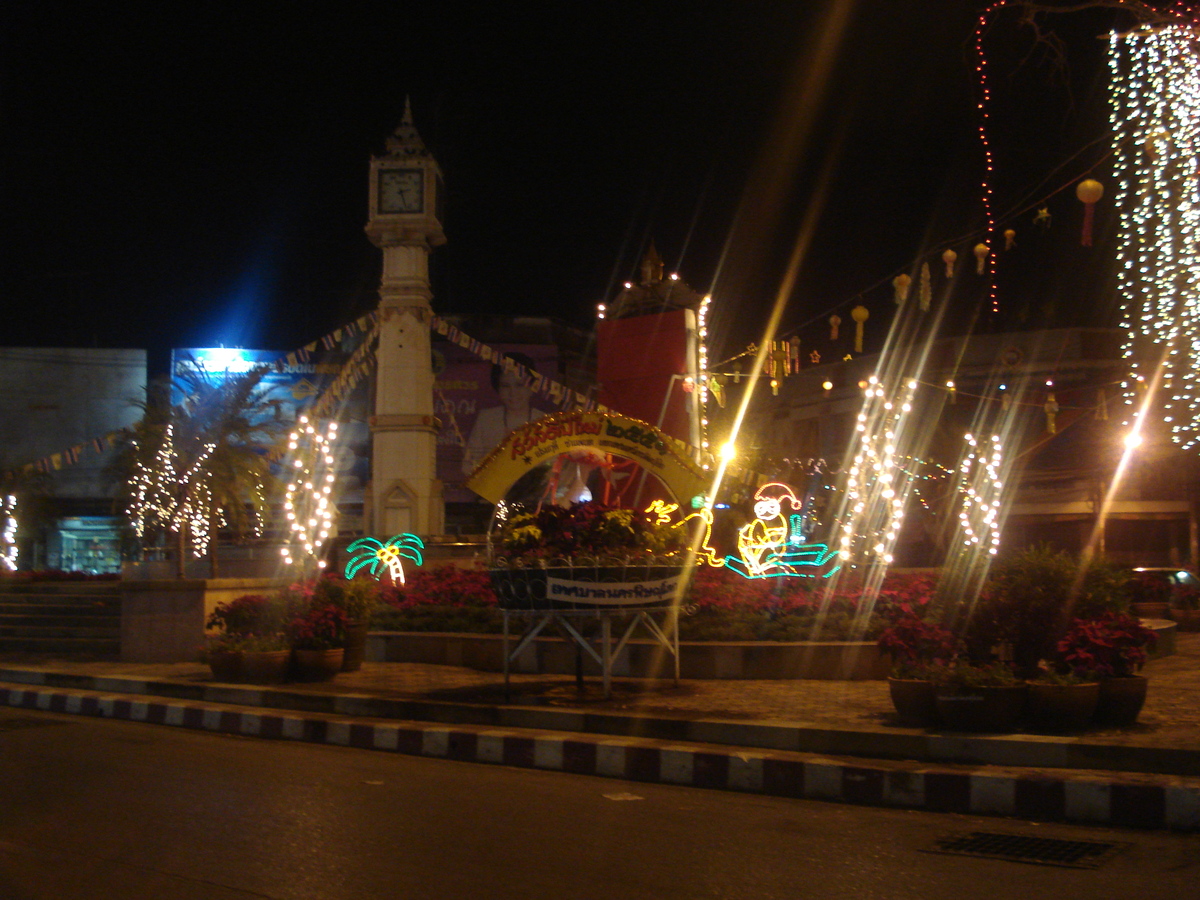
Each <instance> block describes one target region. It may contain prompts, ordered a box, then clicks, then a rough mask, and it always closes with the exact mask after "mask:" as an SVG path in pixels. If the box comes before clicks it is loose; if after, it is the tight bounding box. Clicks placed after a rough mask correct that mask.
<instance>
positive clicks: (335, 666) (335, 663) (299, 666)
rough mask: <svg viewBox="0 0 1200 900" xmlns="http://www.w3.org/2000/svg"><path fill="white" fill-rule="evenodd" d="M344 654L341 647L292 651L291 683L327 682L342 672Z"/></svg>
mask: <svg viewBox="0 0 1200 900" xmlns="http://www.w3.org/2000/svg"><path fill="white" fill-rule="evenodd" d="M345 656H346V652H345V650H344V649H343V648H341V647H332V648H330V649H328V650H299V649H297V650H293V651H292V680H293V681H329V680H330V679H332V678H333V677H334V676H335V675H337V673H338V672H340V671H342V661H343V660H344V659H345Z"/></svg>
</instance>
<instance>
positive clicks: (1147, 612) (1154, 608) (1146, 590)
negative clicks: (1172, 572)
mask: <svg viewBox="0 0 1200 900" xmlns="http://www.w3.org/2000/svg"><path fill="white" fill-rule="evenodd" d="M1171 588H1172V585H1171V582H1170V580H1169V579H1167V578H1165V577H1164V576H1163V575H1162V574H1160V573H1157V572H1134V573H1133V578H1131V579H1130V581H1129V597H1130V600H1131V601H1132V609H1133V614H1134V615H1136V616H1138V617H1140V618H1143V619H1165V618H1166V616H1167V609H1168V608H1169V607H1170V605H1171Z"/></svg>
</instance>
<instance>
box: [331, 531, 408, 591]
mask: <svg viewBox="0 0 1200 900" xmlns="http://www.w3.org/2000/svg"><path fill="white" fill-rule="evenodd" d="M423 549H425V542H424V541H422V540H421V539H420V538H419V537H417V536H416V535H415V534H409V533H408V532H405V533H404V534H398V535H396V536H395V537H392V538H389V539H388V540H386V541H380V540H377V539H375V538H359V539H358V540H357V541H355V542H354V543H353V544H351V545H350V546H349V547H347V548H346V551H347V552H348V553H350V554H351V556H350V562H348V563H346V580H350V579H351V578H353V577H354V576H355V575H356V574H358V572H360V571H361V570H362V569H368V570H369V572H370V574H371V575H374V576H375V577H376V578H379V577H380V576H381V575H382V574H383V572H384V570H385V569H386V570H387V571H388V572H390V573H391V576H392V581H394V582H395V583H396V584H404V563H403V562H402V560H405V559H407V560H410V561H411V562H413V563H415V564H416V565H418V566H419V565H421V564H422V563H423V562H424V561H425V557H424V556H423V555H422V553H421V551H422V550H423Z"/></svg>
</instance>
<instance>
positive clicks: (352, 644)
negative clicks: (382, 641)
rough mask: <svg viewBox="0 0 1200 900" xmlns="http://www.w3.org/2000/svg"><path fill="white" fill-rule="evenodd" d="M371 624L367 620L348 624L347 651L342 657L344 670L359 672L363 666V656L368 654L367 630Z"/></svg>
mask: <svg viewBox="0 0 1200 900" xmlns="http://www.w3.org/2000/svg"><path fill="white" fill-rule="evenodd" d="M370 628H371V626H370V624H369V623H367V622H350V623H348V624H347V625H346V652H345V654H344V656H343V657H342V671H343V672H357V671H358V670H359V669H361V668H362V664H363V658H364V657H365V656H366V655H367V632H368V631H369V630H370Z"/></svg>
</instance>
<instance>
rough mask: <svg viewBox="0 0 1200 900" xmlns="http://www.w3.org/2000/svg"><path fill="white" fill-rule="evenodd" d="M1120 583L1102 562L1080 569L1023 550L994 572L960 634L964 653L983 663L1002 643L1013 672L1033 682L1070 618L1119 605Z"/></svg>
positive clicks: (1038, 550) (1052, 555)
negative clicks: (964, 647) (1008, 656)
mask: <svg viewBox="0 0 1200 900" xmlns="http://www.w3.org/2000/svg"><path fill="white" fill-rule="evenodd" d="M1122 580H1123V579H1122V576H1120V575H1119V574H1118V570H1117V569H1116V567H1115V566H1113V565H1112V564H1110V563H1108V562H1106V561H1104V560H1093V561H1092V562H1091V563H1089V564H1088V565H1087V566H1086V567H1085V568H1084V569H1083V570H1082V571H1080V564H1079V563H1078V561H1077V560H1075V559H1074V558H1073V557H1071V556H1070V555H1069V554H1066V553H1063V552H1061V551H1057V550H1053V549H1051V548H1049V547H1045V546H1040V547H1030V548H1027V549H1025V550H1023V551H1021V552H1020V553H1017V554H1015V555H1013V556H1010V557H1008V558H1006V559H1004V560H1001V561H1000V562H998V563H997V564H996V565H995V566H994V567H993V568H992V571H991V574H990V575H989V577H988V580H987V583H986V584H985V586H984V590H983V592H982V594H981V596H980V598H979V601H978V602H977V603H976V604H975V605H974V607H973V608H971V609H970V612H969V618H968V620H967V622H966V625H965V628H964V631H963V638H964V643H965V644H966V646H967V651H968V653H969V654H970V655H971V657H972V658H973V659H984V658H987V657H988V656H989V655H990V654H991V653H992V651H993V648H994V647H996V645H1006V646H1007V647H1008V648H1010V651H1011V658H1012V661H1013V666H1014V667H1015V669H1016V671H1017V674H1019V675H1020V676H1021V677H1024V678H1032V677H1034V676H1036V675H1037V673H1038V668H1039V665H1040V663H1041V661H1042V660H1044V659H1047V658H1049V656H1050V654H1051V652H1052V651H1053V649H1054V645H1055V643H1056V642H1057V641H1058V639H1059V638H1061V637H1062V636H1063V634H1065V633H1066V630H1067V628H1068V626H1069V625H1070V622H1071V619H1072V618H1074V617H1082V618H1091V617H1093V616H1096V615H1100V614H1102V613H1104V612H1114V611H1116V610H1118V609H1120V608H1122V607H1123V604H1124V603H1125V596H1124V591H1123V588H1122Z"/></svg>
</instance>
